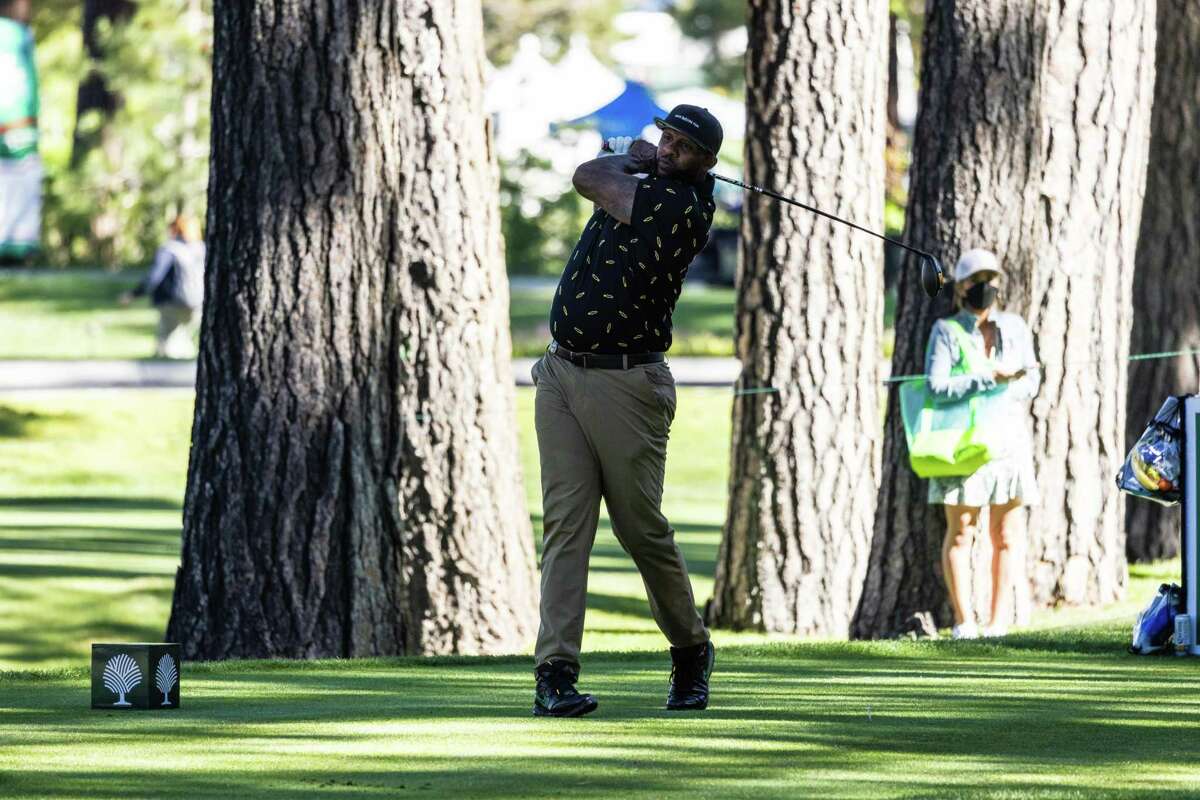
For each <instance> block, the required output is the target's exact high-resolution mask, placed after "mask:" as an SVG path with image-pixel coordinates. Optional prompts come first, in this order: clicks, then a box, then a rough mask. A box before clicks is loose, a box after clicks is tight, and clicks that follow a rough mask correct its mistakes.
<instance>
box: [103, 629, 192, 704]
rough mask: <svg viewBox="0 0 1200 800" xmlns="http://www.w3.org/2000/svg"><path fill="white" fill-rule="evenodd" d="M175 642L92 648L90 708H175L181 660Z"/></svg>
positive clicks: (177, 697) (177, 700) (135, 643)
mask: <svg viewBox="0 0 1200 800" xmlns="http://www.w3.org/2000/svg"><path fill="white" fill-rule="evenodd" d="M179 650H180V647H179V645H178V644H175V643H151V642H131V643H126V644H99V643H97V644H93V645H92V708H103V709H110V710H111V709H115V710H117V711H126V710H133V709H141V710H144V711H166V710H168V709H176V708H179V675H180V671H181V670H180V667H181V665H182V661H181V660H180V654H179Z"/></svg>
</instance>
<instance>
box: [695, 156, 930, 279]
mask: <svg viewBox="0 0 1200 800" xmlns="http://www.w3.org/2000/svg"><path fill="white" fill-rule="evenodd" d="M709 174H710V175H712V176H713V177H714V178H716V179H717V180H719V181H725V182H726V183H732V184H733V185H734V186H740V187H742V188H743V189H749V190H750V191H752V192H758V193H760V194H765V195H766V196H767V197H773V198H775V199H776V200H782V201H783V202H785V203H791V204H792V205H794V206H799V207H800V208H803V209H804V210H805V211H811V212H812V213H814V214H820V215H821V216H822V217H826V218H827V219H831V220H833V221H834V222H840V223H842V224H843V225H849V226H850V227H851V228H854V229H855V230H860V231H862V232H863V233H869V234H871V235H872V236H874V237H876V238H879V239H883V240H884V241H885V242H891V243H892V244H894V245H896V246H897V247H903V248H904V249H905V250H908V251H910V252H913V253H916V254H917V255H919V256H920V257H921V288H922V289H924V290H925V294H927V295H929V296H930V297H937V295H938V292H940V291H941V290H942V287H943V286H945V285H946V271H945V270H944V269H942V265H941V263H940V262H939V261H938V260H937V259H936V258H934V257H933V255H931V254H930V253H926V252H925V251H924V250H918V249H917V248H915V247H910V246H909V245H906V244H905V243H904V242H898V241H896V240H895V239H893V238H891V237H889V236H884V235H883V234H881V233H876V232H875V231H872V230H868V229H866V228H864V227H862V226H861V225H855V224H854V223H853V222H850V221H849V220H845V219H842V218H841V217H836V216H834V215H833V214H829V213H827V212H825V211H822V210H821V209H819V208H813V207H812V206H809V205H805V204H804V203H801V202H800V201H799V200H793V199H792V198H790V197H784V196H783V195H781V194H779V193H778V192H772V191H771V190H770V189H764V188H762V187H761V186H751V185H750V184H748V183H742V182H741V181H739V180H734V179H733V178H726V177H725V176H724V175H718V174H717V173H715V172H710V173H709Z"/></svg>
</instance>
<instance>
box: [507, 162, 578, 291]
mask: <svg viewBox="0 0 1200 800" xmlns="http://www.w3.org/2000/svg"><path fill="white" fill-rule="evenodd" d="M539 187H543V190H542V191H539ZM545 187H549V188H545ZM591 214H592V206H591V204H590V203H588V202H587V200H585V199H584V198H583V197H580V195H579V193H578V192H576V191H575V189H574V188H573V187H572V186H571V183H570V181H564V180H563V178H562V176H561V175H559V174H558V173H557V172H555V171H554V170H553V169H552V168H551V166H550V162H549V161H546V160H545V159H542V158H539V157H537V156H536V155H534V154H533V153H530V152H528V151H523V152H522V153H521V155H520V156H519V157H518V158H516V159H514V160H513V161H508V162H502V163H501V165H500V224H501V228H502V230H503V231H504V258H505V261H506V262H507V264H508V271H509V273H510V274H521V275H557V274H558V273H559V272H561V271H562V268H563V264H565V263H566V260H567V258H568V257H569V256H570V255H571V250H572V248H574V247H575V242H576V241H578V239H579V234H580V232H581V231H582V230H583V225H584V223H585V222H587V219H588V217H590V216H591Z"/></svg>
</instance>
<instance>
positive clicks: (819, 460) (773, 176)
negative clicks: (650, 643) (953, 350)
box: [708, 0, 888, 636]
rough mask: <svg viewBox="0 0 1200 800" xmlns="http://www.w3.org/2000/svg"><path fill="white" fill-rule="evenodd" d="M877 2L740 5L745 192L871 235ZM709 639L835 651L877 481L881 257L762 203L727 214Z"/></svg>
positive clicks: (874, 224)
mask: <svg viewBox="0 0 1200 800" xmlns="http://www.w3.org/2000/svg"><path fill="white" fill-rule="evenodd" d="M887 22H888V17H887V4H886V3H883V2H881V0H855V1H854V2H849V3H840V2H833V0H809V2H801V3H792V2H788V0H761V1H759V2H752V3H751V4H750V22H749V30H750V46H749V51H748V52H747V55H746V63H747V83H748V88H747V106H748V112H749V113H748V118H747V132H746V164H747V175H748V177H749V180H750V182H752V183H755V184H758V185H762V186H767V187H772V188H774V189H776V190H777V191H780V192H783V193H785V194H789V195H795V196H798V197H801V198H811V200H812V202H813V203H814V204H815V205H817V206H818V207H820V208H822V209H827V210H829V211H830V212H832V213H835V214H838V215H840V216H843V217H846V218H849V219H852V220H855V221H857V222H859V224H862V225H865V226H868V227H871V228H875V229H879V228H880V227H881V225H882V217H883V175H884V163H883V154H884V127H885V122H886V118H885V113H886V108H885V99H886V98H885V91H886V78H887V75H886V65H887V61H886V54H887V51H886V48H887ZM742 235H743V241H744V243H745V244H744V246H743V250H742V263H741V270H740V275H739V286H740V291H739V300H738V309H737V352H738V356H739V357H740V358H741V360H742V364H743V373H742V377H741V379H740V380H739V383H738V388H739V390H741V391H743V392H746V391H748V390H752V389H754V388H756V387H767V386H769V387H775V388H776V389H777V391H772V392H756V393H743V394H740V395H739V396H738V397H737V399H736V401H735V403H734V411H733V429H734V434H733V436H734V438H733V456H732V470H731V475H730V501H729V514H728V519H727V522H726V528H725V535H724V538H723V540H722V544H721V549H720V554H719V556H718V561H717V568H716V586H715V589H714V597H713V600H712V602H711V604H710V607H709V613H708V617H709V620H710V622H712V623H713V624H715V625H722V626H728V627H734V628H751V627H752V628H761V629H765V630H769V631H779V632H787V633H798V634H817V635H833V636H845V635H846V634H847V633H848V631H849V624H850V618H851V615H852V614H853V612H854V608H855V605H856V603H857V601H858V592H859V588H860V587H861V585H862V577H863V572H864V570H865V567H866V554H867V547H868V541H869V537H870V530H871V520H872V512H873V506H874V500H875V492H876V488H877V486H878V477H879V443H878V442H879V436H878V427H879V405H878V391H877V384H878V380H879V338H880V326H881V319H880V313H881V309H880V300H881V290H882V260H883V251H882V247H881V246H880V242H879V241H878V240H875V239H871V238H870V237H867V236H864V235H862V234H859V233H856V232H854V231H852V230H851V229H849V228H846V227H844V226H840V225H833V224H831V223H830V222H829V221H827V220H824V219H822V218H820V217H817V216H814V215H812V214H809V213H808V212H805V211H801V210H799V209H796V208H794V207H791V206H787V205H784V204H781V203H778V202H776V201H774V200H771V199H769V198H766V197H763V196H761V195H756V194H749V195H748V196H747V197H746V206H745V211H744V214H743V223H742Z"/></svg>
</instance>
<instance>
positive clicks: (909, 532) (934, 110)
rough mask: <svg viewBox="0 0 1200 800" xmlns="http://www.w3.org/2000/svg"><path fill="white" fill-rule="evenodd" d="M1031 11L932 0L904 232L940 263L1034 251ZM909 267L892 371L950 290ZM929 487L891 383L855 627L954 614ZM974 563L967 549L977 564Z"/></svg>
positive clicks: (871, 628) (914, 350)
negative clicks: (968, 253) (929, 293)
mask: <svg viewBox="0 0 1200 800" xmlns="http://www.w3.org/2000/svg"><path fill="white" fill-rule="evenodd" d="M1040 11H1041V9H1040V8H1039V7H1038V6H1037V5H1034V4H1030V3H1028V2H1026V0H1006V2H999V3H997V2H984V1H983V0H973V2H963V3H954V4H951V3H930V4H929V5H928V14H927V16H926V18H925V38H924V44H923V46H922V52H923V53H924V62H923V66H922V74H921V95H920V112H919V114H918V117H917V126H916V132H915V134H914V137H913V138H914V142H915V143H914V147H913V168H912V182H911V188H910V192H909V204H908V213H907V219H906V229H907V230H906V239H907V240H908V241H910V242H911V243H912V244H913V245H915V246H916V247H919V248H921V249H923V250H927V251H929V252H933V253H937V254H940V255H941V256H942V258H943V261H944V262H945V266H946V267H947V269H953V265H954V261H955V259H957V258H958V256H959V254H960V253H962V252H964V251H965V250H969V249H971V248H974V247H986V248H989V249H991V250H992V251H993V252H995V253H996V255H997V256H998V257H999V258H1000V261H1001V262H1002V264H1004V265H1005V266H1006V267H1009V268H1012V267H1013V266H1016V265H1020V264H1023V263H1027V262H1029V261H1030V260H1031V259H1032V257H1033V253H1034V250H1035V247H1036V244H1037V238H1036V236H1035V231H1036V228H1037V223H1038V214H1039V209H1038V207H1037V194H1036V183H1037V180H1038V178H1039V177H1040V167H1041V152H1040V149H1039V148H1040V142H1039V139H1038V135H1037V131H1038V129H1039V124H1040V123H1039V120H1040V116H1041V111H1040V109H1039V107H1038V90H1039V80H1040V74H1039V73H1040V69H1039V67H1040V65H1041V59H1042V51H1043V42H1044V38H1045V32H1044V27H1043V25H1044V23H1043V19H1042V15H1041V13H1040ZM997 65H1003V69H1002V70H1001V69H998V67H997ZM919 270H920V264H919V262H918V261H916V260H915V259H912V258H909V259H906V260H905V263H904V268H903V270H902V273H901V275H900V280H899V284H898V286H897V303H896V346H895V350H894V352H893V355H892V374H893V375H914V374H918V375H919V374H921V373H923V372H924V371H925V347H926V343H927V341H928V339H929V333H930V329H931V328H932V327H933V323H934V321H935V320H936V319H938V318H939V317H942V316H945V315H946V314H947V313H949V312H950V310H951V301H950V292H949V291H945V292H943V293H942V295H941V296H940V297H939V298H938V299H937V300H936V301H933V302H931V301H930V300H929V299H928V298H927V297H926V296H925V294H924V292H922V291H921V288H920V284H919V282H918V279H917V276H918V274H919ZM926 492H927V483H926V481H924V480H921V479H919V478H917V476H916V475H915V474H914V473H913V472H912V470H911V469H910V468H909V465H908V448H907V445H906V444H905V438H904V426H903V423H902V421H901V416H900V403H899V393H898V387H896V386H894V385H893V386H892V387H891V389H890V391H889V392H888V404H887V416H886V419H885V430H884V450H883V481H882V483H881V486H880V489H879V503H878V508H877V511H876V514H875V531H874V538H873V540H872V544H871V554H870V564H869V569H868V572H867V579H866V584H865V587H864V589H863V595H862V602H861V604H860V607H859V611H858V613H857V615H856V617H855V621H854V631H853V632H854V635H855V636H858V637H864V638H871V637H878V636H888V635H892V634H895V633H897V632H899V631H902V630H908V629H911V628H928V627H929V625H931V624H948V623H949V621H950V617H949V606H948V604H947V602H946V590H945V586H944V584H943V578H942V574H941V572H942V571H941V556H940V553H941V546H942V539H943V537H944V536H945V530H946V524H945V516H944V513H943V511H942V507H941V506H929V505H927V504H926V502H925V498H926ZM980 561H981V559H978V558H977V559H975V564H976V566H977V567H978V566H979V564H980ZM979 607H982V606H979Z"/></svg>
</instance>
